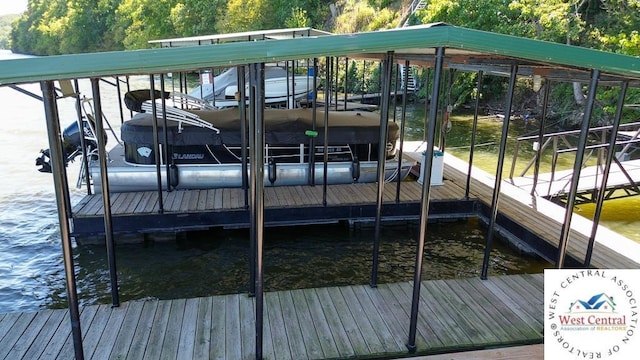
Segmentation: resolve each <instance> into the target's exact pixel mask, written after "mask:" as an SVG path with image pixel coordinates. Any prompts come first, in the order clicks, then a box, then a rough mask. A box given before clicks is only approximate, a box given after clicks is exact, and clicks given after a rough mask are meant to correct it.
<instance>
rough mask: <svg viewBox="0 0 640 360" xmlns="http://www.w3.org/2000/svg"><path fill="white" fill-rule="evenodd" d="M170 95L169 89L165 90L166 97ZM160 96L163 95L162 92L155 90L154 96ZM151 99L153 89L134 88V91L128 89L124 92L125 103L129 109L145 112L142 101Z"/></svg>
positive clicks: (157, 97) (156, 97) (158, 97)
mask: <svg viewBox="0 0 640 360" xmlns="http://www.w3.org/2000/svg"><path fill="white" fill-rule="evenodd" d="M170 95H171V94H170V93H169V92H167V91H165V92H164V98H165V99H168V98H169V96H170ZM160 97H161V92H160V91H158V90H155V91H154V98H155V99H160ZM149 100H151V90H149V89H144V90H132V91H127V93H126V94H124V104H125V105H126V106H127V109H129V110H131V111H135V112H143V111H144V110H142V103H144V102H145V101H149Z"/></svg>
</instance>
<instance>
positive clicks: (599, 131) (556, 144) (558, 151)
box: [509, 122, 640, 192]
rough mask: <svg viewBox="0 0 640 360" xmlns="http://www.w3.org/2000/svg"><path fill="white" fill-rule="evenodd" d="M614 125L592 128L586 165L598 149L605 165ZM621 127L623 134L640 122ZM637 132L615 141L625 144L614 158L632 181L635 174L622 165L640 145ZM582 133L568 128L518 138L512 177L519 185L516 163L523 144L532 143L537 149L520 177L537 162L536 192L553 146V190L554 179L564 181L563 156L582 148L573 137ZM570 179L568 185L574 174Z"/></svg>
mask: <svg viewBox="0 0 640 360" xmlns="http://www.w3.org/2000/svg"><path fill="white" fill-rule="evenodd" d="M612 128H613V126H612V125H606V126H599V127H593V128H590V129H589V136H590V137H591V141H590V144H588V145H587V146H586V147H585V150H586V151H588V153H587V154H586V156H585V159H584V161H583V163H582V164H581V166H582V167H584V166H586V164H587V163H588V162H589V161H590V160H591V158H592V157H593V156H594V152H595V153H597V154H596V166H597V167H598V168H602V167H603V166H604V162H605V161H604V160H605V155H606V154H605V152H606V148H607V147H608V146H609V140H608V136H607V134H608V133H609V132H610V131H611V130H612ZM619 129H620V131H619V132H618V135H620V133H621V132H623V131H622V130H623V129H640V122H633V123H628V124H621V125H619ZM633 133H634V134H636V135H635V136H632V137H630V138H623V137H620V136H618V139H617V140H616V142H615V146H621V147H623V148H622V150H621V151H618V152H617V153H616V154H615V156H614V157H613V160H614V162H615V163H616V164H617V165H618V166H619V167H620V169H621V171H622V172H623V174H624V175H625V176H626V177H627V179H628V180H629V181H630V183H634V181H633V179H631V177H630V176H629V174H628V173H627V172H626V170H625V169H624V168H623V167H622V165H621V164H620V161H623V160H626V159H627V158H628V157H629V153H630V151H629V150H630V147H631V146H634V145H635V146H636V147H637V146H638V144H640V138H638V136H637V135H638V134H640V130H637V131H635V132H633ZM579 134H580V130H567V131H558V132H552V133H547V134H543V135H530V136H521V137H518V138H517V139H516V144H515V148H514V152H513V160H512V162H511V170H510V172H509V179H510V181H511V183H513V184H515V180H514V174H515V168H516V163H517V161H518V156H519V153H520V147H521V146H522V144H524V143H528V142H530V143H531V147H532V149H533V150H534V151H535V152H534V155H533V158H531V159H530V160H529V162H528V163H527V165H526V166H525V168H524V169H523V170H522V171H521V172H520V174H518V175H517V176H516V177H524V176H525V175H526V174H527V173H528V172H529V170H531V168H532V167H534V165H536V166H535V167H534V174H533V178H534V180H533V181H534V186H533V188H532V191H535V188H536V186H535V184H536V183H537V180H538V177H539V162H540V159H541V158H542V155H543V153H544V151H545V150H546V149H547V148H548V147H549V146H552V154H551V156H552V158H551V170H550V174H549V176H550V180H549V191H550V190H551V185H552V183H553V182H554V181H561V179H556V171H557V166H558V160H559V157H560V156H561V155H563V154H568V153H572V152H576V151H577V150H578V148H577V147H576V146H575V145H573V143H572V141H571V138H572V137H576V136H578V135H579ZM566 181H567V184H566V185H565V187H567V186H568V185H569V183H570V181H571V177H568V179H567V180H566ZM635 190H637V191H639V192H640V190H639V189H635Z"/></svg>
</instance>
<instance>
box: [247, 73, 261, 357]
mask: <svg viewBox="0 0 640 360" xmlns="http://www.w3.org/2000/svg"><path fill="white" fill-rule="evenodd" d="M252 66H253V67H254V68H255V71H254V74H255V76H256V82H255V91H254V94H255V96H254V97H253V98H252V99H251V100H253V102H255V103H256V106H255V107H254V111H255V113H254V114H253V116H254V119H255V127H254V129H253V130H254V134H253V135H254V136H253V139H254V143H253V144H252V145H253V146H251V149H252V151H251V153H252V155H251V157H250V160H251V169H252V171H251V178H252V185H254V188H253V189H252V190H253V191H252V193H253V194H254V196H253V197H252V204H251V205H252V207H251V210H252V212H253V213H254V221H255V226H254V229H255V239H256V359H262V357H263V355H262V354H263V353H262V347H263V331H264V330H263V317H264V290H263V263H262V258H263V255H262V251H263V239H264V160H265V159H264V147H265V140H264V139H265V137H264V136H265V134H264V105H265V104H264V63H261V64H253V65H252Z"/></svg>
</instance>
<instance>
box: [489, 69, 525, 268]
mask: <svg viewBox="0 0 640 360" xmlns="http://www.w3.org/2000/svg"><path fill="white" fill-rule="evenodd" d="M517 74H518V65H511V77H510V78H509V89H508V93H507V104H506V106H505V109H504V120H503V121H504V122H503V123H502V137H501V138H500V150H499V152H498V166H497V167H496V177H495V183H494V185H493V197H492V199H491V217H490V218H489V226H488V229H487V241H486V244H485V247H484V259H483V261H482V273H481V274H480V278H481V279H482V280H486V279H487V273H488V272H489V255H490V254H491V249H492V247H493V230H494V228H495V226H496V218H497V217H498V203H499V201H500V185H501V184H502V168H503V166H504V156H505V153H506V151H507V137H508V136H509V122H511V106H512V103H513V92H514V90H515V88H516V76H517Z"/></svg>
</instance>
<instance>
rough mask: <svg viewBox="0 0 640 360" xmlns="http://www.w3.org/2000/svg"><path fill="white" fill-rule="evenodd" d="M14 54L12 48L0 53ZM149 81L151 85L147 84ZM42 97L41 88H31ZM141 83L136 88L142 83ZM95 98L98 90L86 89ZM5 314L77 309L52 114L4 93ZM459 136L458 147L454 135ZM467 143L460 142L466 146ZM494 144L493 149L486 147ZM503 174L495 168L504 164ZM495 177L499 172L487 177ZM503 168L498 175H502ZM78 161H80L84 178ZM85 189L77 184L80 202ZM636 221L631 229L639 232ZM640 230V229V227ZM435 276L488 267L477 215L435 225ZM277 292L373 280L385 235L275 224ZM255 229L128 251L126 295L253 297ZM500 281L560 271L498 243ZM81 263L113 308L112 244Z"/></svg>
mask: <svg viewBox="0 0 640 360" xmlns="http://www.w3.org/2000/svg"><path fill="white" fill-rule="evenodd" d="M2 55H7V54H6V53H4V54H0V58H1V56H2ZM144 86H146V84H140V85H139V87H144ZM25 88H26V89H28V90H30V91H33V92H35V93H36V94H40V89H39V85H37V84H32V85H27V86H25ZM134 88H135V86H134ZM81 90H82V93H83V94H90V93H91V90H90V88H89V85H88V83H86V82H83V83H81ZM101 92H102V94H103V101H102V102H103V106H105V112H106V116H107V117H108V118H109V119H110V120H111V122H112V125H117V124H118V123H119V115H118V110H117V108H115V107H113V106H109V105H108V104H115V98H116V93H115V90H114V89H113V88H111V87H110V86H107V85H104V86H102V88H101ZM59 106H60V109H59V111H60V115H61V119H62V120H61V122H62V124H63V127H64V126H65V125H66V124H67V123H69V122H71V121H74V119H75V108H74V102H73V101H72V100H61V101H60V102H59ZM422 109H423V107H422V106H420V105H418V106H415V107H414V108H413V109H411V110H410V111H409V115H410V119H409V134H408V138H409V139H411V140H418V139H421V138H422V136H423V135H422V134H423V133H422V128H423V126H422V124H421V122H422V119H423V118H424V114H423V112H422ZM0 117H1V118H2V123H3V131H2V132H0V171H1V172H2V176H0V185H1V186H0V313H3V312H11V311H32V310H37V309H40V308H60V307H65V306H66V293H65V280H64V269H63V264H62V258H61V245H60V236H59V233H58V216H57V209H56V204H55V195H54V192H53V183H52V179H51V175H50V174H42V173H39V172H38V171H37V170H36V167H35V158H36V156H38V154H39V151H40V150H41V149H42V148H47V147H48V145H47V133H46V127H45V120H44V107H43V105H42V103H41V102H39V101H38V100H35V99H32V98H30V97H28V96H25V95H23V94H20V93H18V92H16V91H14V90H12V89H9V88H2V87H0ZM470 126H471V125H470V122H469V121H468V119H467V120H464V118H457V117H456V118H454V127H453V129H452V131H451V132H450V133H449V136H448V138H449V140H448V146H450V147H451V149H452V151H453V152H454V153H457V154H461V155H460V156H461V157H462V158H466V154H467V151H468V150H465V148H464V147H463V144H464V141H465V140H464V138H465V137H466V136H468V133H469V131H470ZM499 127H500V123H499V122H496V121H491V120H488V121H483V122H482V124H481V127H480V131H479V133H478V137H479V139H478V142H479V143H486V144H488V145H485V146H483V147H482V149H483V150H482V151H480V152H478V153H477V154H476V160H477V163H476V164H483V163H484V164H485V165H480V166H481V167H488V168H491V166H494V165H492V163H491V161H494V162H495V160H494V159H495V155H491V154H492V152H493V151H495V149H496V148H497V145H491V143H492V142H495V141H497V138H498V137H499ZM456 138H457V139H458V140H454V139H456ZM456 143H457V144H456ZM484 149H486V150H484ZM494 168H495V166H494ZM487 171H490V170H487ZM490 172H492V171H490ZM77 173H78V164H77V163H74V164H70V166H69V168H68V178H69V181H70V182H71V183H75V180H76V176H77ZM83 195H84V191H83V190H77V189H72V201H78V200H79V199H81V198H82V196H83ZM634 225H635V224H634V223H633V222H631V225H629V226H634ZM635 226H637V225H635ZM428 230H429V231H428V239H427V245H426V246H427V249H426V253H425V261H424V272H423V275H424V277H425V278H427V279H438V278H454V277H470V276H477V275H478V273H479V271H480V268H481V263H482V255H483V248H484V235H485V230H484V228H483V227H482V226H481V225H480V224H478V223H477V222H476V221H475V220H468V221H460V222H451V223H443V224H437V223H436V224H430V225H429V227H428ZM418 234H419V231H418V228H417V225H415V224H403V225H397V226H385V227H383V230H382V234H381V246H380V269H379V281H380V282H393V281H405V280H410V279H411V278H412V274H413V266H414V262H415V255H414V254H415V249H416V241H417V238H418ZM265 237H266V238H265V251H264V266H265V289H266V290H279V289H294V288H305V287H316V286H334V285H345V284H368V283H369V277H370V274H371V251H372V239H373V229H372V228H368V227H363V228H361V229H358V230H352V229H349V228H348V227H347V226H344V225H339V224H336V225H329V226H305V227H294V228H272V229H267V230H266V234H265ZM247 239H248V232H247V231H246V230H216V231H210V232H197V233H189V234H187V236H185V237H184V238H182V239H179V240H177V241H169V242H155V243H146V244H136V245H120V246H118V247H117V265H118V276H119V282H120V287H121V288H120V297H121V300H123V301H126V300H130V299H140V298H160V299H168V298H176V297H192V296H206V295H213V294H226V293H237V292H246V291H247V288H248V285H247V284H248V276H249V275H248V259H247V253H248V240H247ZM491 259H492V266H491V273H492V274H513V273H523V272H524V273H534V272H540V271H542V268H543V267H544V266H548V264H546V263H544V262H542V261H539V260H537V259H531V258H525V257H523V256H521V255H519V254H518V253H516V252H514V251H512V250H511V249H510V248H508V247H505V246H501V245H500V244H497V246H496V248H495V250H494V252H493V253H492V256H491ZM74 262H75V265H76V273H77V277H78V290H79V296H80V299H81V302H82V303H83V304H95V303H108V302H109V301H110V294H109V291H110V289H109V271H108V268H107V261H106V256H105V251H104V249H103V247H100V246H76V247H75V248H74Z"/></svg>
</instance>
